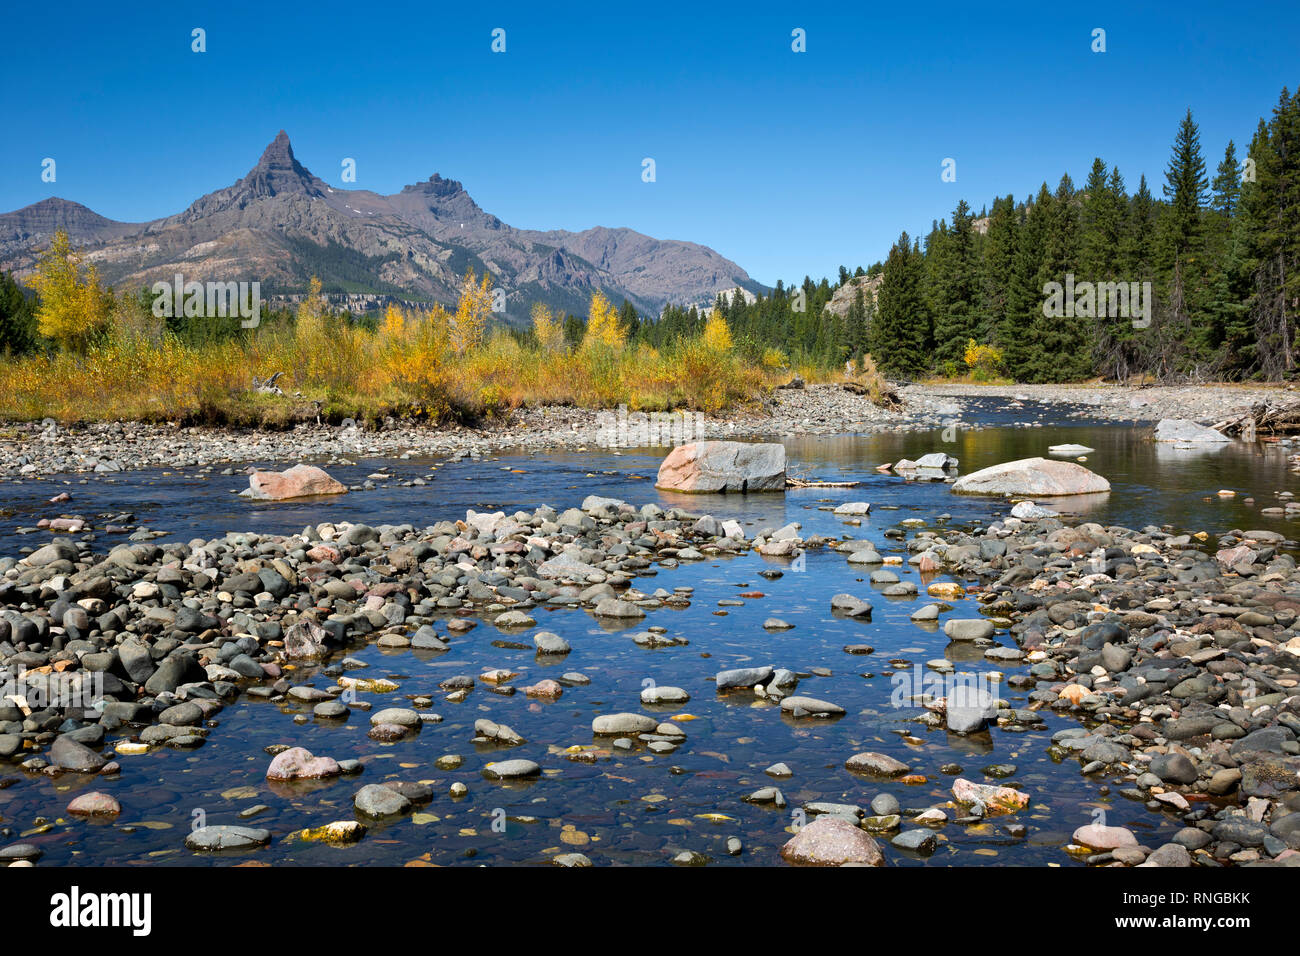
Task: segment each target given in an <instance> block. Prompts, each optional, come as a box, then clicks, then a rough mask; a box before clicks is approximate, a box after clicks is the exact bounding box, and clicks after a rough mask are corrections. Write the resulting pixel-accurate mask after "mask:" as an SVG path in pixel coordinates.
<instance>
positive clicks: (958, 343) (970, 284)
mask: <svg viewBox="0 0 1300 956" xmlns="http://www.w3.org/2000/svg"><path fill="white" fill-rule="evenodd" d="M973 218H974V217H972V216H971V212H970V206H969V205H967V203H966V200H964V199H963V200H961V201H960V202H958V203H957V208H956V209H955V210H953V214H952V228H951V229H949V230H947V232H946V233H945V234H944V235H943V237H942V245H941V247H940V249H939V254H938V255H937V256H936V257H935V261H934V262H933V263H930V262H927V265H928V266H929V267H930V269H931V271H932V272H933V273H934V275H935V278H934V280H933V282H932V285H933V286H934V288H935V295H934V297H933V299H932V303H931V309H932V314H933V316H934V348H935V359H936V361H937V363H938V364H939V367H940V368H943V367H944V366H945V364H948V363H951V365H952V366H957V365H958V364H959V363H960V362H961V360H962V355H963V354H964V352H965V350H966V345H967V343H968V342H970V341H971V340H972V339H974V338H975V337H977V336H980V335H981V334H982V333H981V329H980V317H979V312H978V304H977V294H978V290H979V266H978V262H977V259H976V254H975V230H974V227H973V226H972V220H973ZM928 259H929V257H928V256H927V260H928Z"/></svg>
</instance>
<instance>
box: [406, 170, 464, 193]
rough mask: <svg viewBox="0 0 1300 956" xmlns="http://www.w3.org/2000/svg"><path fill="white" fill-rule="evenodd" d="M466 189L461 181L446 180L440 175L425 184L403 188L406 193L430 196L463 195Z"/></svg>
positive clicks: (431, 177)
mask: <svg viewBox="0 0 1300 956" xmlns="http://www.w3.org/2000/svg"><path fill="white" fill-rule="evenodd" d="M464 191H465V187H464V186H463V185H462V184H461V183H460V181H459V180H455V179H444V178H443V177H442V176H440V175H439V174H438V173H434V174H433V175H432V176H430V177H429V178H428V179H426V180H425V181H424V182H420V183H412V184H411V185H409V186H403V187H402V192H404V193H424V194H426V195H429V196H438V197H443V196H454V195H455V194H456V193H462V192H464Z"/></svg>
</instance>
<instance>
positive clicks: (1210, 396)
mask: <svg viewBox="0 0 1300 956" xmlns="http://www.w3.org/2000/svg"><path fill="white" fill-rule="evenodd" d="M900 394H901V395H902V397H903V400H904V401H905V402H907V403H908V404H911V403H913V402H931V403H939V402H943V401H961V400H962V399H970V398H1000V399H1008V400H1011V401H1017V400H1019V401H1032V402H1037V403H1042V404H1045V405H1049V406H1050V405H1060V406H1077V407H1074V408H1071V412H1072V414H1073V416H1074V417H1080V418H1094V419H1104V420H1107V421H1114V422H1157V421H1159V420H1160V419H1162V418H1189V419H1192V420H1194V421H1198V422H1201V423H1202V424H1206V425H1210V424H1213V423H1215V422H1218V421H1222V420H1223V419H1225V418H1228V417H1230V416H1232V415H1234V414H1236V413H1239V412H1244V411H1246V410H1248V409H1249V408H1250V406H1251V405H1254V404H1255V403H1257V402H1264V401H1273V402H1279V401H1281V402H1294V401H1300V395H1298V394H1297V393H1296V392H1295V390H1294V387H1293V386H1283V385H1269V386H1244V385H1152V386H1148V387H1135V386H1129V385H923V384H921V385H907V386H904V387H903V388H902V389H901V390H900Z"/></svg>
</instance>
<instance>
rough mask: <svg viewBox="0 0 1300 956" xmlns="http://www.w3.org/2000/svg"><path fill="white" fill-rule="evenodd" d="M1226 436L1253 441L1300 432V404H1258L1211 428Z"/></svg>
mask: <svg viewBox="0 0 1300 956" xmlns="http://www.w3.org/2000/svg"><path fill="white" fill-rule="evenodd" d="M1211 427H1212V428H1215V429H1216V430H1218V431H1221V432H1223V433H1224V434H1225V435H1236V436H1238V437H1239V438H1243V439H1245V440H1247V441H1253V440H1254V439H1255V436H1256V435H1289V434H1292V433H1294V432H1300V402H1286V403H1281V402H1257V403H1256V404H1254V405H1252V406H1251V407H1250V410H1249V411H1247V412H1243V413H1242V414H1240V415H1236V416H1234V417H1232V418H1225V419H1224V420H1223V421H1221V422H1217V423H1215V424H1214V425H1212V426H1211Z"/></svg>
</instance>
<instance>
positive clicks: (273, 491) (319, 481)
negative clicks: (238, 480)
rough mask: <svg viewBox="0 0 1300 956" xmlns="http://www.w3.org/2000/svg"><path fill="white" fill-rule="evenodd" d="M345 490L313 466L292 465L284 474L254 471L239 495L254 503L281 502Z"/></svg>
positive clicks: (340, 484)
mask: <svg viewBox="0 0 1300 956" xmlns="http://www.w3.org/2000/svg"><path fill="white" fill-rule="evenodd" d="M347 490H348V489H347V487H346V486H345V485H344V484H343V483H342V482H340V481H336V480H335V479H333V478H331V477H330V476H329V475H327V474H326V473H325V472H324V470H322V469H320V468H317V467H316V466H315V465H294V466H293V467H292V468H289V469H286V470H285V471H255V472H253V473H252V474H251V475H249V476H248V488H247V490H245V491H241V492H240V494H241V495H243V496H244V497H245V498H256V499H257V500H258V501H282V500H283V499H285V498H307V497H311V496H313V495H342V494H347Z"/></svg>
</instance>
